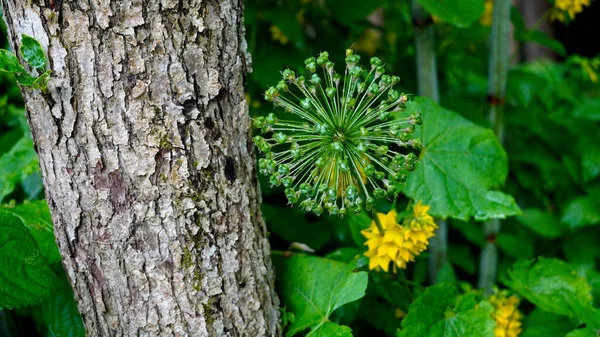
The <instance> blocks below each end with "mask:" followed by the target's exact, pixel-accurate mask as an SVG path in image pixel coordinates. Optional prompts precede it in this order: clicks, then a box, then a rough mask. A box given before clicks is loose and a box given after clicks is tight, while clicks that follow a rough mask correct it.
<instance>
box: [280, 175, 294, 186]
mask: <svg viewBox="0 0 600 337" xmlns="http://www.w3.org/2000/svg"><path fill="white" fill-rule="evenodd" d="M281 182H282V183H283V186H284V187H291V186H292V184H293V183H294V178H292V177H285V178H283V179H281Z"/></svg>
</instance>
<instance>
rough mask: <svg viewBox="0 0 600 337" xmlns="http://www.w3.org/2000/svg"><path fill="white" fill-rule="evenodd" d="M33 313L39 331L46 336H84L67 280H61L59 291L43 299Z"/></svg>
mask: <svg viewBox="0 0 600 337" xmlns="http://www.w3.org/2000/svg"><path fill="white" fill-rule="evenodd" d="M37 308H38V310H39V311H38V312H37V315H35V319H36V324H37V326H38V329H39V330H40V332H42V333H43V334H44V335H45V336H48V337H84V336H85V329H84V327H83V321H82V320H81V316H80V315H79V310H78V309H77V302H76V301H75V298H74V297H73V291H72V290H71V286H70V285H69V283H68V281H67V280H66V279H65V280H64V281H63V286H62V287H61V290H60V291H57V292H55V293H54V294H53V295H52V297H50V298H49V299H48V300H46V301H44V302H43V303H42V304H40V305H39V306H38V307H37Z"/></svg>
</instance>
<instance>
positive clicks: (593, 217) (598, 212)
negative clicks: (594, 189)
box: [561, 197, 600, 229]
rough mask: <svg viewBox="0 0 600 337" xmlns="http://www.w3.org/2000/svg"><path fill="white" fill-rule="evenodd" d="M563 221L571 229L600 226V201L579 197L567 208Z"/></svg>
mask: <svg viewBox="0 0 600 337" xmlns="http://www.w3.org/2000/svg"><path fill="white" fill-rule="evenodd" d="M561 221H562V222H563V223H565V224H567V225H569V227H570V228H571V229H576V228H580V227H584V226H589V225H596V224H600V200H597V199H594V198H591V197H579V198H577V199H575V200H573V201H572V202H571V203H570V204H569V205H568V206H567V207H566V208H565V211H564V213H563V216H562V218H561Z"/></svg>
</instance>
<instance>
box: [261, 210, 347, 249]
mask: <svg viewBox="0 0 600 337" xmlns="http://www.w3.org/2000/svg"><path fill="white" fill-rule="evenodd" d="M261 209H262V212H263V216H264V217H265V219H266V221H267V226H268V228H269V230H270V231H271V232H273V233H275V234H277V235H279V236H280V237H282V238H283V239H285V240H286V241H289V242H300V243H304V244H306V245H308V246H309V247H310V248H312V249H320V248H321V247H323V246H324V245H325V244H327V243H328V242H329V241H330V240H331V239H333V235H334V233H333V229H332V226H331V225H330V224H329V221H328V220H332V221H337V219H332V218H330V219H327V218H326V217H322V218H318V217H315V216H312V215H307V214H306V213H303V212H302V211H301V210H300V208H298V207H294V208H290V207H286V206H283V205H281V206H274V205H270V204H265V203H263V204H262V205H261ZM309 219H313V220H312V221H309ZM316 232H318V233H319V235H315V233H316Z"/></svg>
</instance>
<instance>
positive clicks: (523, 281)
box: [506, 258, 600, 326]
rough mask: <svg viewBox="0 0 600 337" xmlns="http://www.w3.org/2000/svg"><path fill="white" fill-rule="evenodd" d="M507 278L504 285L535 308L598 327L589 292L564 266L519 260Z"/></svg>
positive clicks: (599, 321) (550, 261)
mask: <svg viewBox="0 0 600 337" xmlns="http://www.w3.org/2000/svg"><path fill="white" fill-rule="evenodd" d="M508 274H509V280H507V282H506V283H507V285H508V286H509V287H510V288H511V289H512V290H514V291H515V292H517V293H519V294H520V295H521V296H523V297H524V298H526V299H527V300H528V301H529V302H531V303H533V304H535V305H536V306H537V307H538V308H540V309H542V310H545V311H549V312H554V313H557V314H562V315H568V316H570V317H578V318H580V319H581V320H583V321H584V322H586V323H587V324H590V325H592V326H595V325H600V316H599V315H598V311H597V310H596V309H594V308H593V307H592V295H591V293H592V288H591V287H590V285H589V284H588V282H587V281H586V279H585V278H583V277H581V276H579V275H577V273H576V272H575V270H574V269H573V268H571V266H569V264H567V263H566V262H564V261H561V260H557V259H545V258H539V260H538V261H537V262H533V261H531V260H519V261H517V262H516V263H515V264H514V265H513V268H512V270H510V271H509V272H508Z"/></svg>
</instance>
